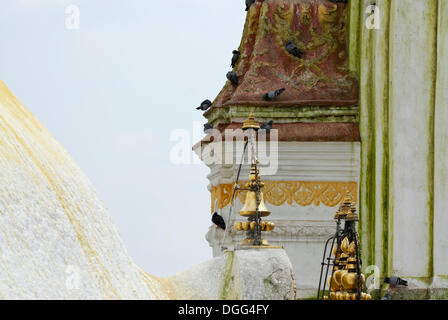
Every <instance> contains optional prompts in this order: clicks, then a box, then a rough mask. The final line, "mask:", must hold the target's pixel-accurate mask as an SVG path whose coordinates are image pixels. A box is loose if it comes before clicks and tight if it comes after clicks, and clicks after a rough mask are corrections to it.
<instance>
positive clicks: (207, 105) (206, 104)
mask: <svg viewBox="0 0 448 320" xmlns="http://www.w3.org/2000/svg"><path fill="white" fill-rule="evenodd" d="M211 106H212V102H211V101H210V100H208V99H207V100H204V101H202V103H201V105H200V106H199V107H197V108H196V110H202V111H206V110H207V109H208V108H210V107H211Z"/></svg>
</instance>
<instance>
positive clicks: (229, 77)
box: [226, 71, 238, 86]
mask: <svg viewBox="0 0 448 320" xmlns="http://www.w3.org/2000/svg"><path fill="white" fill-rule="evenodd" d="M226 77H227V80H229V81H230V82H231V83H232V84H233V85H235V86H237V85H238V76H237V74H236V73H235V72H233V71H230V72H227V75H226Z"/></svg>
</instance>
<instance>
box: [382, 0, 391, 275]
mask: <svg viewBox="0 0 448 320" xmlns="http://www.w3.org/2000/svg"><path fill="white" fill-rule="evenodd" d="M383 19H384V25H383V27H384V36H385V38H386V39H385V43H384V48H383V54H384V55H385V57H389V43H390V2H389V1H387V2H386V4H385V5H384V8H383ZM384 74H385V79H384V83H383V86H384V90H383V108H384V109H383V112H382V118H381V121H382V124H383V125H382V128H383V132H382V143H383V145H382V151H383V159H382V163H383V167H382V173H381V174H382V181H381V223H382V230H381V251H382V262H381V263H382V265H381V273H382V276H385V275H387V274H388V273H389V255H390V253H389V202H390V189H389V178H390V174H389V172H390V166H389V146H390V143H389V142H390V141H389V109H390V106H389V103H390V102H389V101H390V100H389V81H390V65H389V59H387V58H386V59H384Z"/></svg>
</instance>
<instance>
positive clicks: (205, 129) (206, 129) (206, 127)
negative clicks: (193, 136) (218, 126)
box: [204, 123, 213, 132]
mask: <svg viewBox="0 0 448 320" xmlns="http://www.w3.org/2000/svg"><path fill="white" fill-rule="evenodd" d="M211 129H213V125H212V124H210V123H206V124H204V132H207V131H208V130H211Z"/></svg>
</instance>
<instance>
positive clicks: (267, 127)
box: [260, 120, 274, 132]
mask: <svg viewBox="0 0 448 320" xmlns="http://www.w3.org/2000/svg"><path fill="white" fill-rule="evenodd" d="M273 124H274V120H269V121H268V122H266V123H263V124H262V125H261V126H260V129H263V130H266V132H269V131H271V129H272V125H273Z"/></svg>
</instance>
